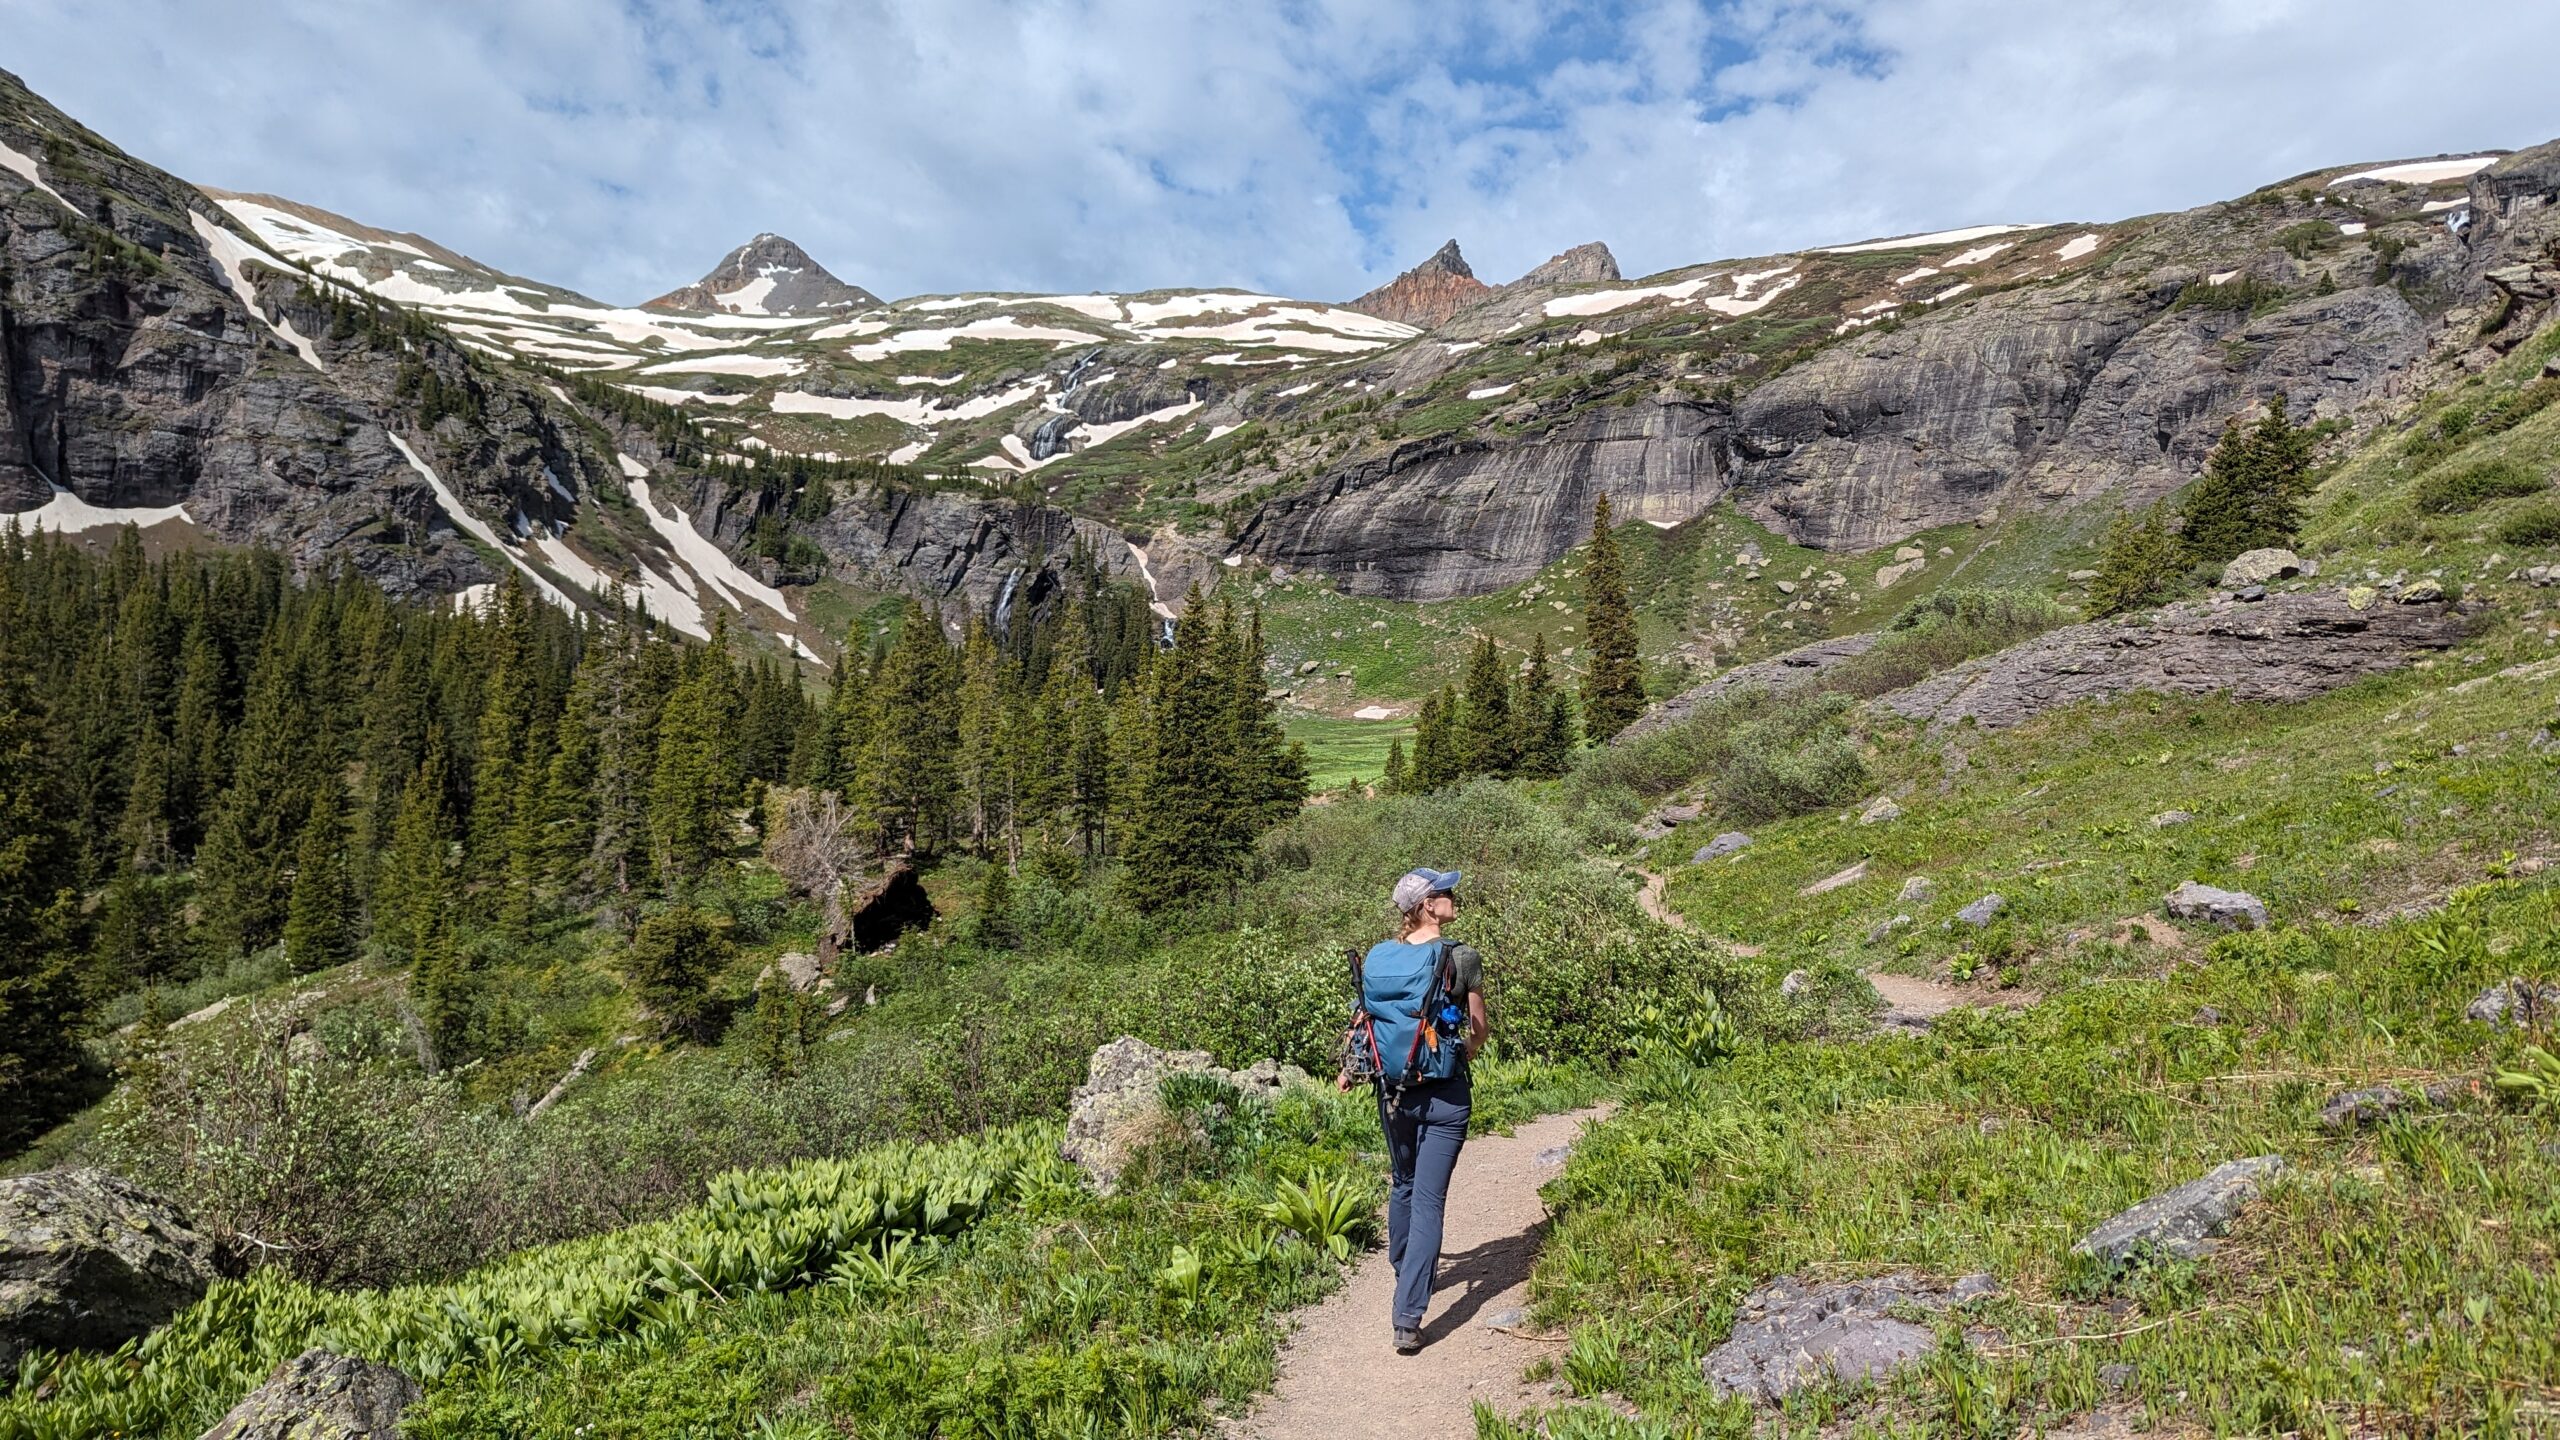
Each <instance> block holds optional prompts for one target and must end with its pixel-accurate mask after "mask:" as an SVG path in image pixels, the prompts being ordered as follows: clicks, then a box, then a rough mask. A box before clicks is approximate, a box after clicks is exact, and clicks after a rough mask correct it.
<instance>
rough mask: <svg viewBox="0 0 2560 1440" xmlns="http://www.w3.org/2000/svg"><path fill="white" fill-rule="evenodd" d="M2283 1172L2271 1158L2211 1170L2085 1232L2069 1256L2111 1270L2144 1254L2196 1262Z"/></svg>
mask: <svg viewBox="0 0 2560 1440" xmlns="http://www.w3.org/2000/svg"><path fill="white" fill-rule="evenodd" d="M2283 1168H2284V1160H2283V1158H2282V1157H2280V1156H2275V1155H2259V1156H2256V1157H2253V1158H2251V1159H2247V1160H2234V1161H2231V1162H2230V1163H2229V1164H2226V1165H2219V1166H2216V1167H2214V1168H2213V1169H2212V1170H2210V1171H2208V1172H2206V1173H2205V1174H2204V1175H2203V1176H2201V1177H2199V1178H2197V1179H2194V1180H2190V1181H2188V1182H2187V1183H2186V1184H2184V1185H2181V1186H2179V1187H2178V1188H2176V1189H2175V1190H2168V1191H2163V1192H2162V1193H2160V1194H2158V1195H2154V1196H2152V1197H2151V1198H2150V1199H2148V1200H2145V1201H2143V1202H2142V1203H2141V1204H2139V1205H2136V1206H2134V1207H2133V1208H2132V1209H2130V1210H2127V1211H2125V1212H2124V1213H2123V1214H2120V1215H2118V1216H2116V1217H2115V1218H2114V1219H2112V1220H2109V1221H2108V1222H2107V1223H2105V1224H2104V1225H2101V1226H2099V1227H2098V1228H2097V1229H2095V1230H2092V1231H2090V1232H2089V1233H2088V1234H2087V1235H2086V1236H2083V1237H2082V1238H2081V1241H2080V1243H2079V1244H2077V1245H2074V1246H2072V1247H2071V1253H2073V1254H2074V1255H2086V1256H2089V1257H2091V1258H2093V1259H2095V1260H2097V1261H2098V1262H2099V1263H2101V1264H2103V1265H2105V1266H2106V1267H2107V1268H2108V1269H2110V1270H2114V1269H2120V1268H2122V1267H2123V1266H2124V1265H2126V1264H2128V1263H2130V1262H2132V1261H2133V1260H2134V1259H2136V1258H2137V1257H2139V1256H2141V1255H2144V1254H2146V1253H2148V1254H2159V1255H2169V1256H2174V1257H2176V1258H2179V1259H2185V1260H2193V1259H2197V1258H2199V1257H2201V1256H2203V1255H2205V1254H2207V1253H2209V1252H2210V1251H2211V1250H2212V1249H2213V1241H2214V1239H2215V1238H2216V1237H2219V1236H2220V1235H2222V1234H2223V1233H2224V1232H2225V1231H2227V1230H2228V1229H2229V1228H2230V1226H2231V1218H2232V1217H2233V1216H2235V1215H2237V1214H2239V1213H2240V1207H2241V1206H2242V1205H2245V1204H2247V1203H2248V1202H2249V1200H2250V1198H2251V1197H2252V1196H2254V1195H2256V1194H2257V1193H2258V1187H2259V1186H2260V1185H2261V1184H2262V1183H2264V1181H2265V1180H2266V1178H2267V1177H2268V1176H2270V1175H2273V1174H2275V1173H2276V1172H2277V1171H2279V1170H2282V1169H2283Z"/></svg>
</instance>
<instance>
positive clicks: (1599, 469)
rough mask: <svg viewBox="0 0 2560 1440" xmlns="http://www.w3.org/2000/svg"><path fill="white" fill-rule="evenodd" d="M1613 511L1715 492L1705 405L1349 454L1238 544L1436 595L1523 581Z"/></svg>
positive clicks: (1352, 582) (1356, 585) (1683, 513)
mask: <svg viewBox="0 0 2560 1440" xmlns="http://www.w3.org/2000/svg"><path fill="white" fill-rule="evenodd" d="M1603 491H1605V492H1607V493H1608V496H1609V503H1610V506H1611V508H1612V510H1613V513H1615V514H1616V516H1617V517H1618V519H1619V520H1620V521H1621V522H1625V521H1632V520H1658V521H1661V522H1663V523H1665V524H1671V523H1676V522H1678V521H1682V520H1686V519H1688V518H1690V517H1691V516H1693V515H1696V514H1698V513H1699V512H1700V511H1702V510H1704V509H1706V508H1707V507H1708V506H1709V505H1711V504H1713V503H1715V501H1716V500H1717V499H1718V498H1719V497H1721V496H1722V495H1723V493H1724V481H1723V477H1722V474H1721V472H1720V471H1719V469H1718V467H1717V463H1716V458H1715V444H1714V440H1713V434H1712V422H1711V420H1710V413H1709V411H1708V410H1707V408H1706V407H1704V406H1701V405H1696V404H1690V403H1686V402H1668V403H1663V402H1657V403H1652V404H1641V405H1631V406H1626V407H1623V408H1615V407H1613V408H1609V409H1603V410H1594V411H1587V412H1584V413H1582V414H1580V415H1577V416H1575V417H1574V418H1572V419H1570V420H1568V421H1566V422H1564V423H1563V424H1561V425H1558V426H1557V427H1556V428H1555V429H1553V430H1551V431H1549V432H1547V433H1546V434H1544V435H1542V436H1539V437H1536V438H1534V439H1524V440H1520V441H1517V442H1513V443H1506V444H1500V445H1497V444H1493V443H1489V442H1487V441H1483V440H1476V439H1468V438H1465V437H1461V436H1443V437H1439V438H1435V439H1430V440H1417V441H1410V442H1407V443H1405V444H1401V445H1398V446H1397V447H1396V448H1395V449H1394V450H1393V451H1392V452H1390V453H1388V454H1386V455H1384V456H1374V457H1370V458H1367V459H1363V460H1359V461H1355V462H1353V463H1352V464H1350V465H1348V466H1346V467H1344V468H1342V469H1339V470H1336V471H1334V472H1333V473H1332V474H1330V475H1327V476H1325V477H1323V478H1322V479H1319V480H1318V481H1316V482H1315V483H1314V484H1313V485H1310V486H1307V487H1306V488H1304V489H1302V490H1299V491H1297V492H1296V493H1294V494H1290V495H1284V496H1281V497H1279V498H1277V499H1274V500H1272V501H1270V502H1268V503H1266V504H1265V505H1263V506H1262V507H1261V508H1260V509H1259V510H1256V511H1255V512H1254V514H1253V517H1252V518H1251V519H1250V520H1249V521H1247V522H1246V524H1245V526H1244V528H1243V529H1242V530H1241V531H1240V532H1238V534H1237V536H1236V539H1235V542H1234V546H1233V550H1232V553H1235V554H1239V555H1246V556H1251V557H1252V558H1254V559H1256V560H1260V561H1263V562H1265V563H1268V564H1273V565H1286V566H1288V567H1290V568H1291V569H1313V570H1321V571H1323V572H1324V573H1325V574H1328V575H1330V576H1332V577H1333V578H1334V579H1335V581H1336V582H1337V583H1339V584H1340V585H1341V587H1342V588H1343V589H1344V590H1346V591H1348V592H1350V593H1352V594H1355V595H1377V596H1383V597H1386V598H1388V599H1394V600H1444V599H1448V598H1450V597H1452V596H1458V595H1478V594H1482V593H1484V592H1485V591H1487V590H1498V589H1500V588H1502V587H1503V586H1505V585H1513V584H1517V583H1519V582H1520V581H1523V580H1526V579H1528V578H1529V577H1530V576H1532V575H1535V574H1536V573H1538V571H1539V570H1540V569H1542V568H1544V567H1545V566H1547V565H1548V564H1550V563H1552V562H1554V561H1555V560H1557V559H1559V558H1561V557H1562V556H1563V555H1564V554H1565V552H1567V551H1569V550H1571V549H1572V548H1573V547H1574V546H1576V545H1579V544H1581V543H1582V542H1584V541H1585V540H1588V539H1590V538H1591V507H1592V502H1593V501H1594V500H1595V499H1597V498H1598V497H1599V495H1600V494H1601V493H1602V492H1603Z"/></svg>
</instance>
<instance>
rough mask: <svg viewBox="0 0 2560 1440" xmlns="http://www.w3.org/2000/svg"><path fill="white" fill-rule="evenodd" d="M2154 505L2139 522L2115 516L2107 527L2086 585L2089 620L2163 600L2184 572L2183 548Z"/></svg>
mask: <svg viewBox="0 0 2560 1440" xmlns="http://www.w3.org/2000/svg"><path fill="white" fill-rule="evenodd" d="M2160 512H2161V507H2160V506H2157V505H2154V506H2152V507H2151V508H2149V509H2147V510H2145V511H2143V512H2142V516H2141V518H2140V519H2136V518H2135V517H2133V516H2131V515H2122V514H2120V515H2118V516H2116V517H2115V518H2114V519H2113V520H2110V521H2108V522H2107V536H2106V539H2105V540H2104V541H2102V542H2101V543H2100V545H2099V548H2098V567H2097V569H2098V574H2097V578H2096V579H2093V580H2091V581H2090V582H2089V600H2088V610H2089V613H2090V614H2091V615H2093V616H2098V617H2101V618H2103V617H2105V616H2109V615H2121V614H2123V613H2124V612H2126V611H2128V610H2139V609H2141V608H2142V607H2143V606H2145V605H2148V604H2151V603H2153V602H2154V601H2157V600H2161V599H2164V598H2166V597H2167V596H2168V594H2169V593H2170V592H2171V591H2172V590H2173V589H2175V588H2176V586H2177V583H2178V578H2179V576H2181V575H2182V574H2184V573H2185V571H2186V568H2187V553H2186V547H2184V546H2183V545H2181V544H2179V543H2178V537H2177V536H2175V535H2172V534H2170V533H2169V527H2168V525H2167V523H2166V522H2165V521H2164V520H2163V519H2162V518H2161V513H2160Z"/></svg>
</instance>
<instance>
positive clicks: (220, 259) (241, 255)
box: [55, 196, 329, 375]
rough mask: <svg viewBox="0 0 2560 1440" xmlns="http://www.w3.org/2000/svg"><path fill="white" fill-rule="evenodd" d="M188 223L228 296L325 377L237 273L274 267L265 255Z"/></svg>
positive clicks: (313, 356)
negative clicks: (251, 266) (249, 266)
mask: <svg viewBox="0 0 2560 1440" xmlns="http://www.w3.org/2000/svg"><path fill="white" fill-rule="evenodd" d="M55 198H57V199H59V198H60V197H59V196H57V197H55ZM187 222H188V223H189V224H191V225H193V226H194V227H195V232H196V238H197V239H199V240H202V241H203V242H204V248H205V249H206V250H208V251H210V252H212V255H213V263H214V264H216V265H218V266H220V267H222V278H224V279H225V280H228V281H230V282H231V293H232V294H234V295H237V296H239V297H240V303H241V304H242V305H245V306H247V307H248V309H249V313H250V314H251V315H254V316H256V317H257V318H258V321H259V323H260V324H263V325H265V326H266V327H267V328H268V329H269V330H272V331H274V332H275V335H276V338H277V339H279V340H282V341H283V342H284V343H285V344H287V345H289V346H291V347H293V353H294V354H296V355H299V356H301V357H302V361H303V363H304V364H306V365H309V366H310V367H311V368H312V369H314V370H317V371H319V372H321V373H322V374H324V375H325V374H327V373H328V371H329V367H328V366H326V365H323V364H321V363H320V352H319V351H317V350H314V349H312V348H311V342H310V341H308V340H305V339H304V338H302V333H301V332H300V331H298V330H296V329H294V328H293V322H292V321H290V320H270V319H268V318H267V312H266V309H265V307H263V306H261V305H260V304H259V303H258V290H257V287H256V286H254V285H251V284H250V283H249V277H248V276H247V275H245V274H243V273H242V272H241V269H240V267H241V265H242V264H243V263H244V262H246V261H250V260H255V261H257V262H258V263H259V264H261V265H266V266H269V267H271V268H273V267H274V266H275V262H274V261H273V260H272V259H270V258H269V257H268V256H267V254H266V253H265V252H264V251H261V250H258V249H257V248H255V247H253V246H252V245H250V244H249V242H248V241H246V240H243V239H241V238H240V237H239V236H237V235H234V234H232V233H231V232H230V231H228V230H225V229H223V228H222V227H221V226H219V225H216V224H214V223H213V222H212V221H210V220H207V219H206V218H204V216H203V215H201V214H199V213H197V212H196V211H193V210H190V211H188V212H187Z"/></svg>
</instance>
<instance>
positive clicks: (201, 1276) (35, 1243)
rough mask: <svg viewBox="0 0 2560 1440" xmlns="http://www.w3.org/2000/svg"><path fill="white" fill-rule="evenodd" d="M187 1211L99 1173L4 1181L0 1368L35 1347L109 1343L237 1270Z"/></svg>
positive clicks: (146, 1327)
mask: <svg viewBox="0 0 2560 1440" xmlns="http://www.w3.org/2000/svg"><path fill="white" fill-rule="evenodd" d="M227 1260H228V1257H227V1256H226V1255H225V1254H224V1253H223V1251H222V1248H221V1247H220V1246H219V1245H216V1244H215V1243H214V1242H213V1241H212V1240H210V1239H208V1238H207V1237H205V1236H204V1235H202V1234H200V1233H198V1232H197V1231H196V1230H195V1229H194V1227H193V1226H191V1225H190V1224H188V1222H187V1217H186V1215H185V1213H184V1212H182V1211H180V1210H179V1209H178V1208H177V1207H176V1206H173V1205H170V1204H168V1203H167V1202H165V1201H162V1200H159V1199H155V1198H154V1197H152V1196H150V1195H148V1194H145V1193H144V1192H143V1191H141V1190H139V1189H137V1188H135V1187H134V1186H132V1185H130V1184H127V1183H126V1182H125V1181H123V1180H120V1179H118V1178H117V1177H115V1176H113V1175H109V1174H107V1173H105V1172H104V1171H100V1170H46V1171H42V1172H39V1173H37V1174H34V1175H23V1176H20V1177H18V1178H16V1179H14V1180H0V1375H6V1374H8V1373H10V1371H11V1370H12V1369H13V1368H14V1367H15V1366H16V1365H17V1362H18V1357H19V1356H20V1355H22V1354H24V1353H25V1352H26V1351H27V1350H28V1349H29V1348H30V1347H33V1346H37V1345H42V1346H45V1347H47V1348H52V1349H70V1348H82V1349H108V1348H112V1347H114V1346H117V1345H121V1344H123V1343H124V1342H125V1341H127V1340H131V1339H133V1338H135V1337H136V1336H139V1335H144V1334H147V1333H149V1332H150V1331H151V1330H152V1329H153V1328H154V1327H156V1326H158V1325H160V1324H161V1323H163V1322H165V1321H166V1320H167V1319H168V1318H169V1317H170V1316H172V1315H175V1314H177V1313H178V1312H179V1311H180V1310H183V1309H185V1308H186V1307H187V1306H189V1305H192V1304H194V1303H195V1302H196V1301H197V1300H198V1299H200V1298H202V1296H203V1295H204V1292H205V1287H206V1286H208V1285H211V1284H212V1283H213V1282H214V1281H215V1280H216V1279H217V1278H219V1277H220V1276H221V1275H222V1274H223V1273H225V1271H226V1270H228V1269H229V1268H230V1267H229V1265H228V1264H227Z"/></svg>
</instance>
